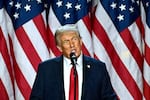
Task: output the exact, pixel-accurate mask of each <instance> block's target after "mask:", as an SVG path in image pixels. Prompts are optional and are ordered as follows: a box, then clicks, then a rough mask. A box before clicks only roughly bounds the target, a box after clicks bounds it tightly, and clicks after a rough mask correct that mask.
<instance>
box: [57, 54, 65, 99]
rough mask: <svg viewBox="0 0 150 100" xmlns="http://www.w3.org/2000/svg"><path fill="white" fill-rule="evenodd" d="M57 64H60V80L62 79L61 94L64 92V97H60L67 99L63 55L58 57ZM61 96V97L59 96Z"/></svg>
mask: <svg viewBox="0 0 150 100" xmlns="http://www.w3.org/2000/svg"><path fill="white" fill-rule="evenodd" d="M56 61H57V64H58V65H57V66H58V71H59V73H60V75H59V76H60V77H59V79H58V80H60V81H59V82H60V83H59V84H60V86H59V87H60V89H61V91H60V92H61V93H60V94H62V95H61V96H62V97H60V98H61V100H65V91H64V78H63V74H64V73H63V72H64V71H63V56H60V58H58V59H57V60H56ZM56 88H58V87H56ZM58 98H59V97H58Z"/></svg>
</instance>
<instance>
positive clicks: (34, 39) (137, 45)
mask: <svg viewBox="0 0 150 100" xmlns="http://www.w3.org/2000/svg"><path fill="white" fill-rule="evenodd" d="M45 1H46V2H45ZM148 2H149V1H148V0H147V1H146V0H145V1H144V0H143V3H141V2H140V1H139V0H1V1H0V67H1V70H0V90H1V91H0V94H2V95H0V99H1V98H2V99H3V100H8V99H10V100H14V99H15V100H28V99H29V95H30V92H31V89H32V86H33V83H34V79H35V76H36V71H37V66H38V64H39V63H40V62H41V61H44V60H46V59H49V58H52V57H56V56H59V55H60V54H61V53H60V51H59V50H58V49H57V47H56V45H55V42H54V33H55V31H56V29H57V28H58V27H59V26H61V25H64V24H68V23H71V24H73V23H76V24H77V25H78V27H79V31H80V35H81V37H82V40H83V52H84V54H86V55H88V56H91V57H95V58H97V59H100V60H101V61H103V62H105V63H106V65H107V70H108V72H109V75H110V78H111V82H112V85H113V88H114V90H115V91H116V93H117V95H118V98H119V99H120V100H142V99H143V100H150V97H149V96H150V95H149V94H150V78H149V75H150V61H149V59H150V41H149V40H150V39H149V37H150V35H149V33H150V32H149V31H150V27H149V25H150V24H149V21H150V20H148V19H149V17H148V16H149V3H148ZM140 4H142V6H140ZM141 8H142V9H141ZM6 11H7V12H6ZM141 12H142V13H141Z"/></svg>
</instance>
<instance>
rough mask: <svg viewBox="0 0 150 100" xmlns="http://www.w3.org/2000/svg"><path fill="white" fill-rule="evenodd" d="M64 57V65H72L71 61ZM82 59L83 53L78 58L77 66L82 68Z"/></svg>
mask: <svg viewBox="0 0 150 100" xmlns="http://www.w3.org/2000/svg"><path fill="white" fill-rule="evenodd" d="M63 57H64V63H65V64H66V65H71V60H70V59H69V58H67V57H65V56H63ZM82 57H83V54H82V53H81V55H80V56H79V57H78V58H77V65H81V66H82V60H83V59H82Z"/></svg>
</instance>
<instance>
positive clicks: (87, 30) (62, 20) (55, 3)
mask: <svg viewBox="0 0 150 100" xmlns="http://www.w3.org/2000/svg"><path fill="white" fill-rule="evenodd" d="M90 5H91V2H90V1H89V0H50V9H49V16H48V25H49V28H48V33H49V39H50V40H53V41H51V42H50V50H51V54H52V57H53V56H57V55H59V54H60V52H59V51H58V49H57V48H56V47H55V43H53V42H54V38H53V36H54V33H55V31H56V29H57V28H58V27H59V26H61V25H64V24H74V23H77V25H78V27H79V31H80V33H81V34H80V35H81V37H82V40H83V51H84V53H85V54H86V55H89V56H92V55H93V51H92V40H91V20H90V18H91V16H90V13H89V10H90Z"/></svg>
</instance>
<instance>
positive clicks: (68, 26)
mask: <svg viewBox="0 0 150 100" xmlns="http://www.w3.org/2000/svg"><path fill="white" fill-rule="evenodd" d="M65 31H75V32H76V33H78V35H79V37H80V34H79V31H78V27H77V25H76V24H66V25H64V26H61V27H59V28H58V29H57V30H56V32H55V42H56V45H59V43H60V41H59V37H60V36H61V34H62V33H64V32H65Z"/></svg>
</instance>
